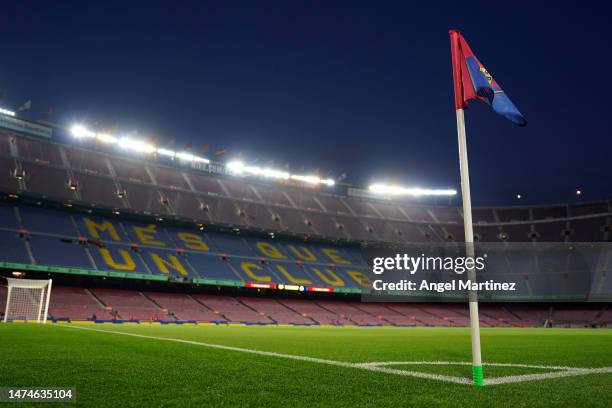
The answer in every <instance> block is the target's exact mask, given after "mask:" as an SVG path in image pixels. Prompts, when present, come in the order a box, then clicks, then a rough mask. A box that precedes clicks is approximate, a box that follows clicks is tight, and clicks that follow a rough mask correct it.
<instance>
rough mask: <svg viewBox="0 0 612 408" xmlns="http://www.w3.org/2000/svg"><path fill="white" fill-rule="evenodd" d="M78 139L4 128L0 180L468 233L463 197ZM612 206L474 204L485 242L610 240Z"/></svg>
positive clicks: (215, 208)
mask: <svg viewBox="0 0 612 408" xmlns="http://www.w3.org/2000/svg"><path fill="white" fill-rule="evenodd" d="M72 142H73V143H72V144H68V143H55V142H52V141H50V140H42V139H39V138H31V137H29V136H25V135H21V134H16V133H11V132H9V131H7V130H0V189H1V190H2V191H3V192H5V193H11V194H19V195H28V196H32V197H37V198H44V199H48V200H55V201H58V202H62V203H70V204H72V203H74V204H80V205H85V206H88V207H90V208H102V209H108V210H112V209H114V210H118V211H127V212H134V213H141V214H147V215H151V216H156V217H170V218H176V219H182V220H185V221H190V222H201V223H206V224H216V225H220V226H229V227H233V228H241V229H253V230H263V231H270V232H279V233H280V232H282V233H285V234H291V235H297V236H309V237H323V238H329V239H334V240H353V241H376V242H390V243H405V242H415V241H416V242H422V241H462V240H463V227H462V225H461V224H462V214H461V210H460V209H459V208H457V207H449V206H423V205H416V204H410V203H405V202H401V201H394V200H383V199H373V198H359V197H357V196H355V195H354V194H350V191H349V190H347V189H344V190H343V189H342V188H340V187H338V188H335V189H333V190H330V192H329V193H325V192H320V191H318V190H317V189H315V188H309V187H298V186H296V185H288V184H287V183H284V184H278V183H272V182H268V183H266V182H264V181H262V180H257V179H253V178H250V179H247V178H241V177H236V176H231V175H227V174H219V172H215V167H214V166H210V167H206V168H203V169H197V168H193V165H186V164H183V165H181V164H180V163H179V162H178V161H163V160H161V158H157V159H153V160H150V159H149V160H144V159H143V158H141V159H139V158H137V157H127V156H126V157H124V156H121V155H119V154H118V153H117V152H110V151H108V150H106V151H105V150H103V149H98V150H93V149H94V147H95V146H90V145H87V144H84V145H83V146H79V145H78V144H79V143H80V142H79V141H78V140H72ZM86 148H87V149H86ZM611 214H612V209H611V206H610V203H609V202H601V203H585V204H572V205H553V206H536V207H509V208H477V209H475V210H474V222H475V235H476V239H478V240H480V241H486V242H499V241H511V242H528V241H540V242H599V241H610V239H611V235H610V229H611V227H610V225H611V219H610V216H611Z"/></svg>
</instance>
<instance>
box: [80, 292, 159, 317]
mask: <svg viewBox="0 0 612 408" xmlns="http://www.w3.org/2000/svg"><path fill="white" fill-rule="evenodd" d="M91 293H92V294H93V295H94V296H95V297H96V298H97V299H99V300H100V302H101V303H103V304H104V305H106V306H107V307H110V308H112V310H113V314H116V315H117V317H119V318H121V319H123V320H170V319H171V317H170V316H169V315H168V311H167V310H166V309H162V308H160V307H158V306H157V305H156V304H155V303H153V302H152V301H151V300H150V299H148V298H147V297H146V296H145V295H144V294H143V293H142V292H133V291H128V290H122V289H108V288H94V289H91Z"/></svg>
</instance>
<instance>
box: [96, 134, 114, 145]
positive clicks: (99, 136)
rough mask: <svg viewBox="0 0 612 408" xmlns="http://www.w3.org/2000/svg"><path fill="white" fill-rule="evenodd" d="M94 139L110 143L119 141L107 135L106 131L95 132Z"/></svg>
mask: <svg viewBox="0 0 612 408" xmlns="http://www.w3.org/2000/svg"><path fill="white" fill-rule="evenodd" d="M96 139H97V140H99V141H101V142H104V143H111V144H114V143H118V142H119V139H117V138H116V137H115V136H113V135H109V134H108V133H98V134H96Z"/></svg>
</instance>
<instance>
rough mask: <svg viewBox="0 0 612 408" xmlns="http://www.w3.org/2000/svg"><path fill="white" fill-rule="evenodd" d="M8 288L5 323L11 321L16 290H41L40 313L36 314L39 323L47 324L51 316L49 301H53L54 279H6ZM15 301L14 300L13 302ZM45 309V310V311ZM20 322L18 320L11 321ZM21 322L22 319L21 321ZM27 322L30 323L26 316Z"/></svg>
mask: <svg viewBox="0 0 612 408" xmlns="http://www.w3.org/2000/svg"><path fill="white" fill-rule="evenodd" d="M5 279H6V281H7V283H8V286H7V295H6V305H5V307H4V323H7V322H8V321H9V311H10V310H11V300H13V299H12V298H11V295H12V294H13V289H14V288H23V289H40V299H38V311H37V312H36V319H35V320H33V321H36V322H37V323H47V315H48V314H49V301H50V300H51V286H52V284H53V279H19V278H8V277H5ZM13 301H14V300H13ZM43 309H44V310H43ZM12 320H18V319H11V321H12ZM19 320H20V319H19ZM25 320H26V321H29V320H28V319H27V316H26V319H25Z"/></svg>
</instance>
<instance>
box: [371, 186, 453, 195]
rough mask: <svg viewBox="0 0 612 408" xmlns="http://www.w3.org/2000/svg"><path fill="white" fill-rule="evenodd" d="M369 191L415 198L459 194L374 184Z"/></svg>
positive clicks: (449, 190)
mask: <svg viewBox="0 0 612 408" xmlns="http://www.w3.org/2000/svg"><path fill="white" fill-rule="evenodd" d="M369 190H370V191H371V192H372V193H375V194H382V195H390V196H401V195H408V196H413V197H423V196H454V195H456V194H457V191H456V190H451V189H429V188H421V187H401V186H390V185H386V184H372V185H371V186H370V187H369Z"/></svg>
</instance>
